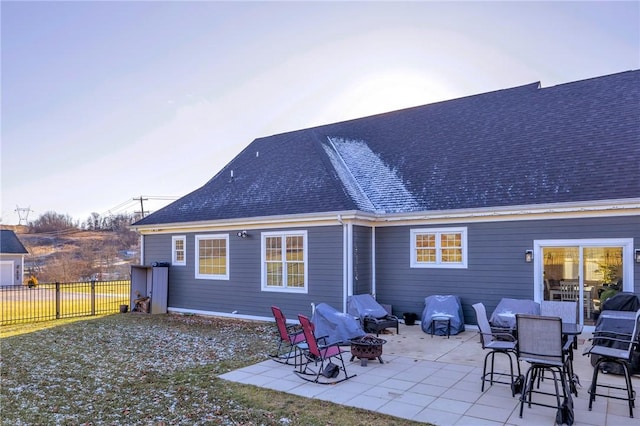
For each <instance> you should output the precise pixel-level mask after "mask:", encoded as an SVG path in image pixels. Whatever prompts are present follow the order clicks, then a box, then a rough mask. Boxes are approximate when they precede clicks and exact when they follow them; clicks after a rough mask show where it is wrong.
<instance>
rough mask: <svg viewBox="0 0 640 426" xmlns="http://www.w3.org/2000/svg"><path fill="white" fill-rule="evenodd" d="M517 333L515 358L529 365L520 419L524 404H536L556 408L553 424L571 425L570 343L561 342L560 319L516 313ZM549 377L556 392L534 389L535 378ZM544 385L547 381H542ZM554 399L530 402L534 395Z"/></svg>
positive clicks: (522, 396) (521, 397)
mask: <svg viewBox="0 0 640 426" xmlns="http://www.w3.org/2000/svg"><path fill="white" fill-rule="evenodd" d="M516 328H517V330H518V358H519V360H520V361H525V362H528V363H529V369H528V370H527V373H526V375H525V380H524V389H523V391H522V394H521V395H520V417H522V414H523V409H524V404H525V402H526V403H527V405H528V406H529V407H531V405H539V406H544V407H551V408H555V409H556V423H558V424H563V423H567V424H569V425H571V424H573V399H572V397H571V390H570V386H569V380H570V379H571V377H570V375H571V372H572V368H571V365H570V364H571V359H570V357H569V353H570V351H571V345H572V344H573V342H572V341H571V340H567V341H566V342H565V343H563V337H562V320H561V319H560V318H559V317H545V316H540V315H523V314H516ZM546 372H548V373H550V374H551V380H552V382H553V386H554V390H555V392H553V393H552V392H550V391H548V390H547V389H545V388H543V389H541V388H540V381H538V386H535V383H536V379H537V378H540V377H542V376H543V375H544V374H545V373H546ZM545 382H546V380H545ZM534 393H535V394H543V395H552V396H555V399H556V404H555V405H551V404H550V403H548V402H547V401H546V400H540V401H536V402H534V401H533V394H534ZM542 401H544V402H542Z"/></svg>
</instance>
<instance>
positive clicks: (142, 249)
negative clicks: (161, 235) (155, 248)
mask: <svg viewBox="0 0 640 426" xmlns="http://www.w3.org/2000/svg"><path fill="white" fill-rule="evenodd" d="M140 264H141V265H144V235H140Z"/></svg>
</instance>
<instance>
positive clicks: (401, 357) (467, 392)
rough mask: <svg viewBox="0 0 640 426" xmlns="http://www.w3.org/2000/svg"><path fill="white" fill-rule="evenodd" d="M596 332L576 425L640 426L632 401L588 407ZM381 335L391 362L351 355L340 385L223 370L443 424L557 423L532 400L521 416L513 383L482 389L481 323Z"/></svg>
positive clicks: (287, 372) (255, 369)
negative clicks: (457, 329)
mask: <svg viewBox="0 0 640 426" xmlns="http://www.w3.org/2000/svg"><path fill="white" fill-rule="evenodd" d="M589 337H590V333H589V332H585V333H583V335H581V336H580V337H579V341H578V349H577V351H575V359H574V367H575V371H576V373H577V374H578V376H579V377H580V383H581V385H582V387H579V388H578V397H574V398H573V402H574V412H575V423H574V424H576V425H608V426H624V425H634V426H637V425H638V420H637V418H635V419H633V418H630V417H629V408H628V405H627V403H626V401H620V400H615V399H612V398H602V397H598V398H597V399H596V400H595V402H594V403H593V409H592V411H589V410H588V404H589V398H588V396H589V395H588V393H587V390H588V388H589V385H590V381H591V375H592V373H593V367H592V366H591V364H590V361H589V358H588V357H585V356H582V352H583V350H584V348H585V342H586V343H587V344H588V341H587V339H588V338H589ZM380 338H383V339H385V340H386V341H387V343H386V344H385V345H384V346H383V354H382V359H383V361H384V364H381V363H379V362H378V360H373V361H371V360H370V361H369V362H368V363H367V366H361V363H360V361H359V360H358V359H357V358H356V359H355V360H354V361H352V362H349V358H350V354H349V353H347V354H345V355H346V359H345V361H347V370H348V372H349V374H354V373H355V374H357V376H355V377H353V378H351V379H349V380H347V381H344V382H341V383H338V384H336V385H332V386H326V385H319V384H315V383H309V382H306V381H304V380H302V379H300V378H299V377H298V376H297V375H296V374H294V372H293V367H292V366H289V365H282V364H279V363H276V362H274V361H273V360H267V361H263V362H261V363H258V364H255V365H251V366H248V367H245V368H242V369H239V370H235V371H232V372H229V373H226V374H223V375H221V376H220V378H222V379H225V380H230V381H234V382H239V383H244V384H250V385H255V386H260V387H264V388H269V389H274V390H277V391H282V392H287V393H291V394H295V395H300V396H303V397H307V398H317V399H321V400H326V401H331V402H334V403H337V404H342V405H347V406H352V407H358V408H363V409H366V410H371V411H376V412H380V413H385V414H389V415H392V416H395V417H399V418H404V419H410V420H414V421H418V422H425V423H433V424H436V425H483V426H484V425H553V424H554V423H555V416H556V410H555V409H553V408H547V407H541V406H535V405H533V406H532V407H531V408H528V407H527V406H526V405H525V407H524V413H523V417H522V418H520V417H519V410H520V404H519V400H518V398H517V396H516V397H515V398H513V397H512V396H511V389H510V387H509V386H508V385H503V384H494V385H493V386H489V385H488V384H487V385H485V390H484V392H481V390H480V388H481V381H480V376H481V375H482V362H483V359H484V356H485V354H486V352H485V351H484V350H483V349H482V347H481V345H480V343H479V338H478V334H477V330H476V329H474V328H473V326H467V331H465V332H462V333H460V334H458V335H455V336H451V337H450V338H449V339H447V338H446V337H443V336H434V337H431V336H430V335H428V334H426V333H424V332H423V331H422V329H421V328H420V325H419V324H417V325H415V326H406V325H404V324H401V325H400V334H399V335H397V334H395V330H394V333H393V334H384V335H383V334H381V335H380ZM500 358H503V357H501V356H498V357H496V364H497V368H496V370H498V369H499V370H508V363H507V362H503V360H502V359H500ZM505 359H506V358H505ZM521 368H522V369H523V371H522V373H523V374H524V373H525V372H526V368H527V364H526V363H522V364H521ZM598 381H599V382H602V383H607V382H609V383H614V384H618V385H619V384H623V383H624V379H623V377H622V376H617V375H612V374H608V375H603V374H601V375H600V379H599V380H598ZM550 382H551V381H550V380H546V381H544V382H543V384H542V387H544V386H551V383H550ZM633 385H634V389H640V379H639V378H638V376H637V375H636V376H635V377H634V378H633ZM618 394H620V393H618ZM539 400H541V396H540V395H534V401H539ZM636 406H637V404H636ZM638 409H640V408H638ZM635 411H636V410H634V415H635V416H636V417H637V416H638V413H636V412H635Z"/></svg>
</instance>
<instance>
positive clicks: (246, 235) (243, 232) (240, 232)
mask: <svg viewBox="0 0 640 426" xmlns="http://www.w3.org/2000/svg"><path fill="white" fill-rule="evenodd" d="M236 235H237V236H238V238H247V237H248V236H249V234H247V231H238V233H237V234H236Z"/></svg>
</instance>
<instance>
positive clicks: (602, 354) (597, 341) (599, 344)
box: [583, 310, 640, 417]
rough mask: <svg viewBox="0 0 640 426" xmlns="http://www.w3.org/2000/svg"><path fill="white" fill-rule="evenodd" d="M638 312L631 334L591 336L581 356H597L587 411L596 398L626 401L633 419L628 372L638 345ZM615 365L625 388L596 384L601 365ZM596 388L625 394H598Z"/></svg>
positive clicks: (603, 333)
mask: <svg viewBox="0 0 640 426" xmlns="http://www.w3.org/2000/svg"><path fill="white" fill-rule="evenodd" d="M639 323H640V310H638V311H637V312H636V314H635V323H634V326H633V332H632V333H631V334H626V333H613V332H607V331H596V332H594V334H593V339H592V342H593V343H592V346H591V347H590V348H588V349H587V350H586V351H585V352H584V354H583V355H598V361H597V362H596V364H595V366H594V367H593V378H592V380H591V387H590V388H589V411H591V407H592V405H593V401H595V399H596V396H603V397H607V398H613V399H619V400H622V401H627V402H628V403H629V417H633V407H634V405H635V399H636V394H635V391H634V390H633V383H632V382H631V374H630V372H629V368H630V366H629V364H630V362H631V356H632V354H633V351H634V348H636V347H637V346H638V345H639V344H640V343H639V336H638V334H639V332H640V324H639ZM606 362H608V363H613V364H617V365H619V366H620V367H621V368H622V372H623V375H624V381H625V386H624V387H622V386H617V385H611V384H603V383H598V374H599V372H600V370H601V368H602V364H603V363H606ZM598 386H599V387H601V388H605V389H614V390H618V391H620V390H622V391H625V392H626V395H625V396H619V394H616V393H614V392H608V391H607V392H606V393H598Z"/></svg>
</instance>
